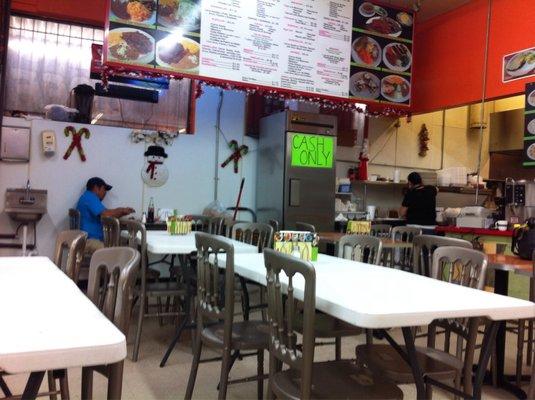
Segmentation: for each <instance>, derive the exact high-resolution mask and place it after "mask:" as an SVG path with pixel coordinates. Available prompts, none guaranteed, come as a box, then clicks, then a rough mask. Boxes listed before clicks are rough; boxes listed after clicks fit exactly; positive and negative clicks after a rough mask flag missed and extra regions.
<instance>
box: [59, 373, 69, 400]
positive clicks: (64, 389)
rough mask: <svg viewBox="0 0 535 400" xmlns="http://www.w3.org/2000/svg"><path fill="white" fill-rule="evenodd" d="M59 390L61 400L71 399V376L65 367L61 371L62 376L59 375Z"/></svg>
mask: <svg viewBox="0 0 535 400" xmlns="http://www.w3.org/2000/svg"><path fill="white" fill-rule="evenodd" d="M59 390H60V393H61V400H69V399H70V397H71V396H70V393H69V376H68V374H67V370H66V369H64V370H63V371H60V377H59Z"/></svg>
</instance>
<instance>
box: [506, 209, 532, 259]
mask: <svg viewBox="0 0 535 400" xmlns="http://www.w3.org/2000/svg"><path fill="white" fill-rule="evenodd" d="M511 247H512V249H513V253H514V254H516V255H517V256H519V257H520V258H523V259H524V260H531V257H532V255H533V251H534V250H535V218H529V219H528V220H527V221H526V226H524V227H521V228H516V229H515V230H514V232H513V243H512V246H511Z"/></svg>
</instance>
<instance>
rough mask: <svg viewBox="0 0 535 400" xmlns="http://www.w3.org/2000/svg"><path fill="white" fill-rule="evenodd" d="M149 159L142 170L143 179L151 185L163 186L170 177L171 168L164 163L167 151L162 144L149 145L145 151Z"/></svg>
mask: <svg viewBox="0 0 535 400" xmlns="http://www.w3.org/2000/svg"><path fill="white" fill-rule="evenodd" d="M144 155H145V157H147V160H146V162H145V165H143V169H142V170H141V179H143V182H145V183H146V184H147V185H148V186H150V187H160V186H163V185H164V184H165V183H166V182H167V180H168V179H169V170H168V169H167V167H166V166H165V164H164V161H165V159H166V158H167V153H166V152H165V150H164V148H163V147H161V146H155V145H154V146H149V148H148V149H147V151H146V152H145V154H144Z"/></svg>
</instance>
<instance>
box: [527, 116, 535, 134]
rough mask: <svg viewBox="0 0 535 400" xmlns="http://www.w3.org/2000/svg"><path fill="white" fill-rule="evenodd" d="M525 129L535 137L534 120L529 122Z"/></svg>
mask: <svg viewBox="0 0 535 400" xmlns="http://www.w3.org/2000/svg"><path fill="white" fill-rule="evenodd" d="M526 129H527V131H528V132H529V134H531V135H535V119H532V120H531V121H529V123H528V126H527V128H526Z"/></svg>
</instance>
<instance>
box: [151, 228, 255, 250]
mask: <svg viewBox="0 0 535 400" xmlns="http://www.w3.org/2000/svg"><path fill="white" fill-rule="evenodd" d="M232 244H233V245H234V253H258V247H256V246H251V245H250V244H245V243H242V242H238V241H237V240H232ZM147 250H148V251H149V253H152V254H190V253H191V252H193V251H196V250H197V248H196V247H195V232H192V233H190V234H188V235H169V234H168V233H167V232H166V231H148V232H147Z"/></svg>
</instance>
